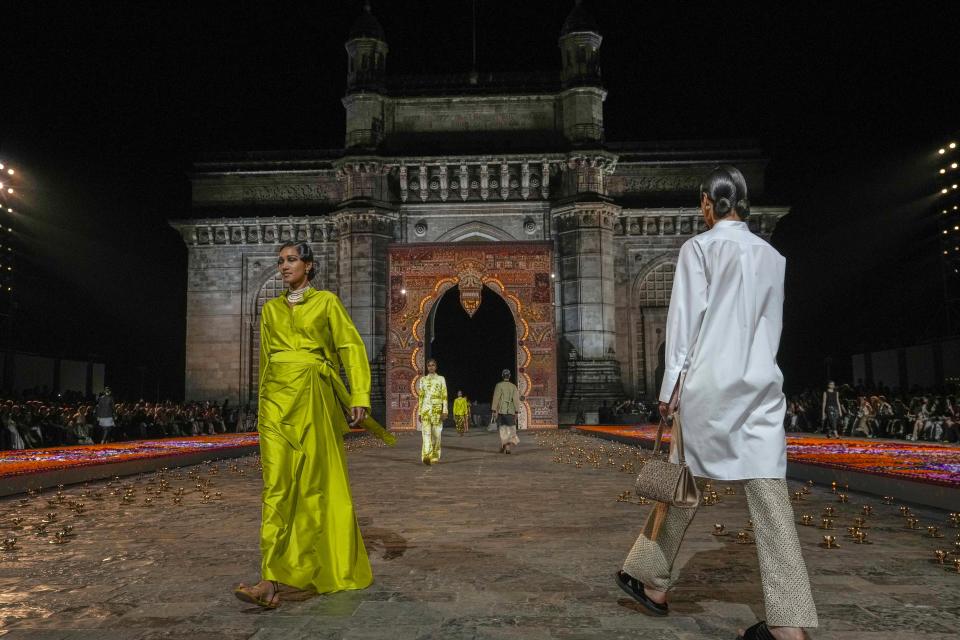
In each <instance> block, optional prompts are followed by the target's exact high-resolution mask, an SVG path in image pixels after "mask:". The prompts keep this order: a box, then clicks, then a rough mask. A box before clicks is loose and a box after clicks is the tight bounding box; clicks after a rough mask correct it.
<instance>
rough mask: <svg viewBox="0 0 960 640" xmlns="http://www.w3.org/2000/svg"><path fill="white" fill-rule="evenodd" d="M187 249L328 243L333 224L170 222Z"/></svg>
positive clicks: (299, 220) (313, 221) (311, 221)
mask: <svg viewBox="0 0 960 640" xmlns="http://www.w3.org/2000/svg"><path fill="white" fill-rule="evenodd" d="M171 224H172V226H173V227H175V228H176V229H177V230H179V231H180V234H181V235H182V236H183V239H184V241H185V242H186V243H187V244H188V245H190V246H198V245H260V244H279V243H281V242H289V241H296V242H311V243H318V242H329V241H331V240H334V239H335V231H334V227H333V223H332V222H331V221H330V220H328V219H324V218H321V219H317V218H307V217H304V218H292V219H291V218H261V219H257V220H252V219H242V218H241V219H228V220H224V219H219V220H195V221H182V222H173V223H171Z"/></svg>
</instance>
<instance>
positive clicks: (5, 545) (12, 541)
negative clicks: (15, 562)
mask: <svg viewBox="0 0 960 640" xmlns="http://www.w3.org/2000/svg"><path fill="white" fill-rule="evenodd" d="M16 550H17V539H16V538H4V539H3V540H2V541H0V551H16Z"/></svg>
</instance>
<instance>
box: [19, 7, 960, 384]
mask: <svg viewBox="0 0 960 640" xmlns="http://www.w3.org/2000/svg"><path fill="white" fill-rule="evenodd" d="M587 3H588V5H589V6H590V7H591V9H592V11H593V13H594V15H595V16H596V19H597V21H598V23H599V25H600V28H601V32H602V33H603V35H604V42H603V47H602V50H601V55H602V65H603V75H604V81H605V85H606V87H607V89H608V90H609V96H608V98H607V102H606V123H605V124H606V135H607V138H608V140H611V141H643V140H671V139H683V140H689V139H699V138H707V139H724V138H752V139H756V140H757V141H758V143H759V144H760V146H761V147H762V148H763V149H764V150H765V152H766V153H767V154H768V155H769V157H770V158H771V163H770V166H769V171H768V182H767V187H768V188H767V196H766V198H765V200H766V201H767V202H770V203H776V204H789V205H792V206H793V212H792V213H791V215H790V216H788V217H787V218H785V219H784V220H783V221H782V222H781V223H780V227H779V228H778V231H777V233H776V234H775V236H774V244H775V245H776V246H777V247H778V248H779V249H780V250H781V251H782V252H783V253H784V254H785V255H786V256H787V258H788V291H787V295H788V302H787V316H786V317H787V322H786V329H785V334H784V341H783V348H782V351H781V363H782V365H783V368H784V369H785V371H786V374H787V384H788V386H789V385H793V386H794V387H796V386H799V385H801V384H804V383H813V384H820V382H821V381H822V378H823V375H824V358H825V357H826V356H828V355H834V356H838V357H840V358H841V359H842V357H843V356H846V355H849V354H850V353H852V352H857V351H859V350H862V349H874V348H882V347H886V346H897V345H901V344H910V343H912V342H915V341H917V340H921V339H924V338H928V337H930V336H933V335H937V333H938V332H941V333H942V327H943V322H942V320H941V319H939V318H940V317H941V316H940V315H938V314H939V312H940V311H939V310H940V306H941V302H942V282H941V276H940V267H939V261H938V249H937V243H938V240H937V235H936V234H937V228H936V221H935V219H934V217H933V216H932V214H931V212H930V208H929V205H930V203H931V200H930V199H929V197H928V196H929V194H930V193H931V192H932V179H933V176H934V173H935V170H936V169H935V168H936V166H937V165H936V162H935V161H936V158H935V154H934V153H933V152H934V150H935V149H936V148H937V147H938V146H941V145H942V144H943V143H944V142H946V141H947V140H949V139H950V136H951V135H956V133H957V132H958V130H960V124H958V118H957V100H956V97H955V94H956V93H957V92H956V89H955V86H956V84H957V79H956V74H957V60H958V57H957V41H958V38H957V24H960V20H958V18H960V11H958V9H957V8H956V3H954V2H921V3H886V2H876V3H859V2H858V3H837V2H834V3H786V4H785V3H774V2H757V3H743V2H703V3H686V2H684V3H679V2H673V1H667V0H662V1H656V0H649V1H644V2H637V1H635V0H592V1H591V0H587ZM373 4H374V13H375V14H376V15H377V17H378V18H379V20H380V22H381V24H382V25H383V27H384V29H385V31H386V37H387V41H388V43H389V46H390V53H389V58H388V63H387V68H388V71H389V72H390V73H394V74H395V73H403V74H412V73H446V72H462V71H467V70H469V68H470V65H471V45H470V43H471V31H472V22H471V2H469V0H462V1H461V0H453V1H450V0H447V1H445V2H438V1H435V0H420V1H418V2H399V1H392V2H386V1H380V2H374V3H373ZM478 4H479V17H478V21H477V34H478V41H477V45H478V63H479V64H478V66H479V68H480V70H481V71H485V70H486V71H536V70H554V69H557V68H558V66H559V52H558V49H557V35H558V33H559V30H560V26H561V24H562V23H563V20H564V18H565V17H566V14H567V13H568V12H569V10H570V7H571V6H572V2H565V1H543V2H527V3H520V2H507V1H500V0H479V3H478ZM360 5H361V3H360V2H359V1H346V0H343V1H340V0H328V1H324V2H299V3H264V2H236V1H234V2H192V3H182V4H179V3H148V2H121V1H98V2H87V3H76V2H74V3H11V4H8V5H7V6H5V8H4V10H3V22H4V24H5V25H6V27H5V28H4V29H3V30H2V35H0V40H2V48H0V52H2V53H0V56H2V63H0V64H2V66H0V68H2V69H3V73H2V74H0V82H2V85H0V86H2V91H3V98H2V100H0V158H2V159H3V161H7V162H10V163H12V164H13V165H14V166H17V167H18V168H19V169H20V178H19V180H20V184H19V187H20V189H19V193H18V197H20V198H22V202H21V206H20V207H19V210H20V212H21V213H20V214H19V215H18V217H16V218H15V219H14V222H15V224H16V225H17V227H18V230H19V233H20V234H21V238H22V240H21V242H22V244H23V245H24V254H25V255H24V258H23V261H22V262H21V263H20V270H19V271H20V273H21V276H19V278H20V279H19V281H18V289H19V292H20V295H19V300H20V304H21V311H20V324H19V334H18V336H17V338H18V343H19V346H20V347H24V348H26V349H27V350H33V351H38V352H44V353H61V354H63V355H68V356H74V357H86V356H87V355H90V354H96V355H98V356H99V357H101V358H104V359H106V360H107V361H108V362H109V365H110V368H109V377H110V379H111V382H113V385H114V387H115V388H118V389H120V390H121V392H125V393H126V394H131V395H135V394H137V393H139V390H140V382H141V373H140V371H141V369H139V367H143V368H144V369H143V371H144V372H145V373H144V374H143V378H144V390H145V395H148V397H152V396H153V395H154V393H155V392H156V391H157V389H159V394H160V396H172V397H177V396H178V395H179V394H180V393H181V392H182V378H183V357H182V351H183V344H184V311H185V293H184V290H185V282H186V251H185V249H184V248H183V246H182V242H181V240H180V238H179V237H178V235H177V234H176V233H175V232H174V231H173V230H172V229H171V228H169V227H168V226H167V224H166V221H167V220H169V219H174V218H184V217H189V216H190V215H191V212H190V206H189V182H188V179H187V174H188V172H189V170H190V162H191V160H192V159H194V158H196V157H197V156H198V154H200V153H202V152H206V151H219V150H263V149H311V148H336V147H339V146H342V137H343V120H344V119H343V108H342V106H341V104H340V97H341V96H342V95H343V92H344V84H345V73H346V71H345V67H346V56H345V52H344V49H343V41H344V39H345V37H346V33H347V30H348V29H349V27H350V25H351V23H352V22H353V20H354V19H355V17H356V16H357V15H358V13H359V11H360ZM691 197H692V200H691V206H693V205H694V204H695V196H693V195H692V196H691ZM835 371H836V372H837V373H839V374H840V375H841V376H842V372H843V366H842V363H841V364H840V366H839V368H835Z"/></svg>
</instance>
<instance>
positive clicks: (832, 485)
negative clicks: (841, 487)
mask: <svg viewBox="0 0 960 640" xmlns="http://www.w3.org/2000/svg"><path fill="white" fill-rule="evenodd" d="M830 492H831V493H836V492H837V483H836V482H831V483H830Z"/></svg>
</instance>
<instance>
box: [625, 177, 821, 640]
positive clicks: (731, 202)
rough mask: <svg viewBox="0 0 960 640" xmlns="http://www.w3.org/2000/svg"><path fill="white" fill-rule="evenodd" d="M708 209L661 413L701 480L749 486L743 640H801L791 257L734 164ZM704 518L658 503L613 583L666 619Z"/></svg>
mask: <svg viewBox="0 0 960 640" xmlns="http://www.w3.org/2000/svg"><path fill="white" fill-rule="evenodd" d="M700 209H701V212H702V213H703V217H704V220H705V222H706V224H707V228H708V229H709V230H708V231H706V232H705V233H701V234H700V235H698V236H696V237H694V238H691V239H690V240H688V241H687V242H686V243H685V244H684V245H683V247H682V248H681V249H680V256H679V260H678V263H677V269H676V272H675V274H674V282H673V292H672V294H671V298H670V310H669V312H668V314H667V344H666V353H665V357H666V361H665V365H666V367H665V372H664V378H663V385H662V387H661V389H660V398H659V399H660V413H661V415H662V416H663V417H664V418H667V417H668V416H669V414H670V413H671V409H673V408H675V407H679V409H678V410H679V414H680V416H681V418H682V423H683V443H684V453H685V454H686V462H687V464H688V465H689V466H690V469H691V471H692V472H693V474H694V475H696V476H701V477H707V478H714V479H718V480H744V481H745V482H744V483H743V491H744V493H745V494H746V497H747V505H748V507H749V511H750V517H751V519H752V520H753V523H754V536H755V539H756V544H757V553H758V556H759V560H760V581H761V583H762V586H763V594H764V604H765V609H766V617H767V620H766V621H763V622H759V623H757V624H755V625H753V626H752V627H750V628H748V629H741V630H739V633H738V636H739V637H740V638H743V639H744V640H771V639H775V640H802V639H803V638H804V637H805V633H804V630H803V629H804V628H805V627H806V628H811V627H816V626H817V625H818V619H817V611H816V606H815V604H814V601H813V594H812V591H811V589H810V580H809V578H808V576H807V569H806V565H805V563H804V560H803V554H802V552H801V549H800V541H799V539H798V537H797V531H796V527H795V525H794V516H793V510H792V508H791V505H790V497H789V493H788V489H787V483H786V480H785V475H786V466H787V457H786V436H785V434H784V430H783V418H784V414H785V412H786V399H785V398H784V395H783V390H782V387H783V375H782V374H781V372H780V368H779V367H778V366H777V360H776V358H777V349H778V347H779V344H780V331H781V327H782V323H783V277H784V267H785V260H784V258H783V256H781V255H780V254H779V253H777V251H776V250H775V249H774V248H773V247H771V246H770V245H769V244H768V243H767V242H765V241H764V240H763V239H762V238H759V237H757V236H755V235H754V234H753V233H751V232H750V229H749V228H748V227H747V224H746V222H744V218H746V217H747V216H748V215H749V213H750V203H749V201H748V200H747V184H746V181H745V180H744V178H743V174H741V173H740V171H738V170H737V169H736V168H735V167H731V166H720V167H717V168H716V169H714V171H713V172H712V173H711V174H710V175H709V176H707V178H706V179H705V180H704V182H703V184H702V185H701V187H700ZM683 371H686V375H685V376H681V373H682V372H683ZM681 380H682V381H683V382H681V383H680V384H682V385H683V389H679V388H678V381H681ZM674 455H676V454H675V452H674ZM696 512H697V508H696V507H690V508H685V507H674V506H669V505H666V504H662V503H658V504H657V505H656V506H655V508H654V509H652V511H651V513H650V515H649V517H648V518H647V523H646V525H645V526H644V529H643V532H642V533H641V534H640V536H639V537H638V538H637V540H636V542H635V543H634V545H633V547H632V548H631V550H630V552H629V553H628V554H627V558H626V560H625V561H624V564H623V568H622V570H621V571H618V572H617V574H616V576H615V579H616V582H617V584H618V585H619V586H620V588H621V589H623V590H624V591H625V592H626V593H628V594H630V595H631V596H632V597H633V598H634V599H635V600H637V602H639V603H640V604H641V605H643V607H644V608H645V609H646V611H648V612H649V613H650V614H652V615H657V616H665V615H668V614H669V605H668V604H667V592H668V591H669V590H670V589H671V588H672V587H673V585H674V583H675V581H676V578H677V572H676V571H675V570H674V569H675V567H674V564H675V561H676V558H677V553H678V551H679V549H680V545H681V544H682V542H683V537H684V535H685V533H686V531H687V528H688V527H689V526H690V523H691V521H692V520H693V518H694V516H695V515H696Z"/></svg>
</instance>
